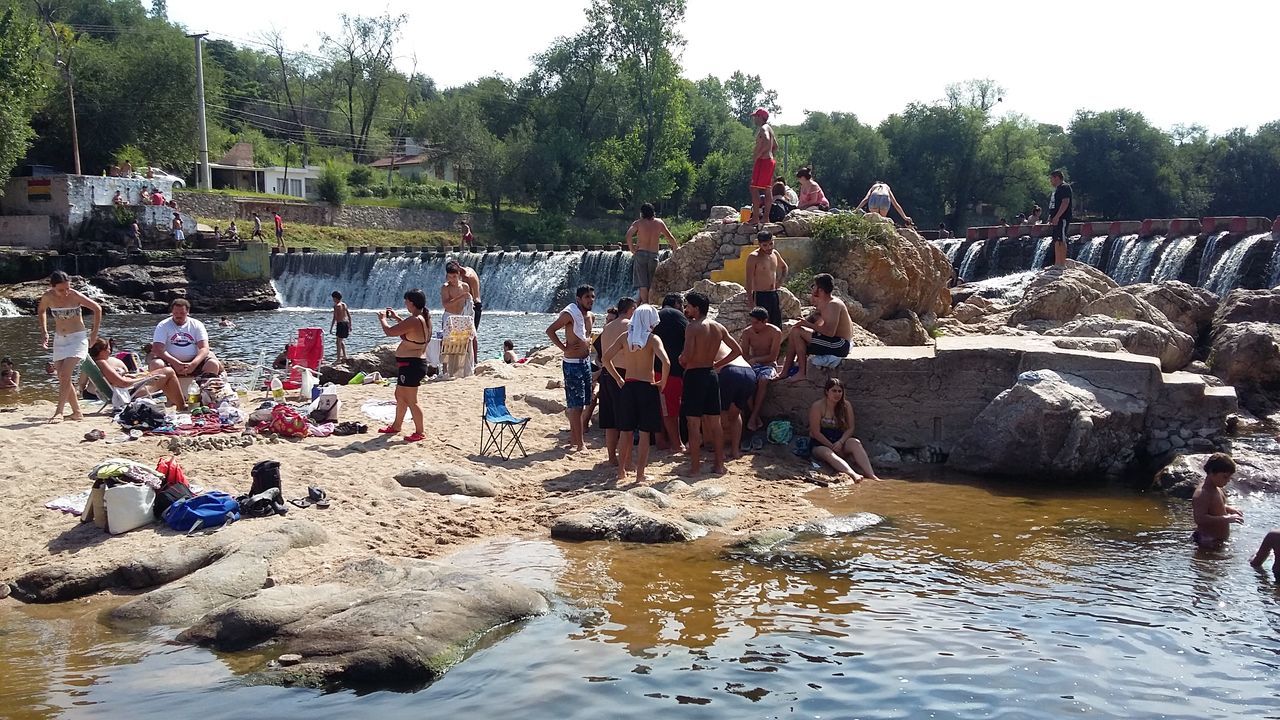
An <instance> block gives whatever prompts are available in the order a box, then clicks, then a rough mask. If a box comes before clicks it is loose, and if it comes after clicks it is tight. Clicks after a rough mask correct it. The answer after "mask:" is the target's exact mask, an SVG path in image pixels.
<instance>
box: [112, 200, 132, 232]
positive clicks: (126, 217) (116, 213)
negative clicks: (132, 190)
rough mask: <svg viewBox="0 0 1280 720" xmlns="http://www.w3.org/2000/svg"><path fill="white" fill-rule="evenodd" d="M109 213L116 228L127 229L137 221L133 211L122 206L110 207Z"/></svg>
mask: <svg viewBox="0 0 1280 720" xmlns="http://www.w3.org/2000/svg"><path fill="white" fill-rule="evenodd" d="M111 213H112V216H113V217H114V218H115V223H116V227H121V228H125V227H129V226H130V225H132V224H133V223H134V221H135V220H137V216H136V215H135V214H134V212H133V210H132V209H131V208H129V207H127V206H124V205H112V206H111Z"/></svg>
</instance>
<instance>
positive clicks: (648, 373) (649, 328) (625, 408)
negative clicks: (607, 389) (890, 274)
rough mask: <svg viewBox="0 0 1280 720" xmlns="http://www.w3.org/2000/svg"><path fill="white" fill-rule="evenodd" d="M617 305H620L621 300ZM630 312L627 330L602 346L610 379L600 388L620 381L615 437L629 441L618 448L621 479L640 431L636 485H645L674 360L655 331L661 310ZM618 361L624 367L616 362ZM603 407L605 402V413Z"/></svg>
mask: <svg viewBox="0 0 1280 720" xmlns="http://www.w3.org/2000/svg"><path fill="white" fill-rule="evenodd" d="M624 299H627V300H629V299H630V298H624ZM618 304H619V305H620V306H621V304H622V303H621V301H619V303H618ZM618 309H619V310H621V309H622V308H621V307H619V308H618ZM629 309H630V311H631V313H630V314H631V320H630V322H629V323H628V324H627V329H626V331H625V332H623V333H622V334H620V335H618V337H617V339H615V340H614V341H613V342H612V343H608V344H605V345H602V346H601V347H603V348H605V352H604V357H603V359H602V362H603V364H604V368H605V370H607V371H608V373H609V376H610V377H608V378H601V379H600V386H601V388H603V387H604V384H605V383H607V382H617V383H618V386H619V387H620V388H621V389H620V391H619V395H618V404H617V416H618V429H617V430H615V431H614V435H615V436H616V435H617V434H618V433H619V431H621V432H622V433H625V434H626V441H625V442H623V443H622V444H621V445H620V446H619V447H618V480H620V481H621V480H625V479H626V478H627V471H628V466H629V465H630V464H631V433H632V432H638V433H640V450H639V452H638V453H637V455H636V483H637V484H644V481H645V477H644V470H645V467H646V466H648V464H649V442H650V440H651V439H652V438H653V437H654V435H656V434H657V433H659V432H661V431H662V410H661V408H660V403H661V400H660V398H661V393H662V390H663V388H665V387H666V386H667V377H668V376H669V375H670V374H671V359H670V358H668V357H667V351H666V349H665V348H664V347H663V346H662V338H660V337H658V336H657V335H656V334H654V332H653V329H654V328H655V327H657V326H658V309H657V308H655V307H654V306H652V305H641V306H640V307H638V308H635V307H632V308H629ZM620 321H621V318H619V320H618V322H620ZM615 358H616V359H617V360H618V362H620V363H621V367H619V366H618V365H617V364H615V363H614V360H615ZM655 359H656V360H657V361H658V362H659V363H661V365H662V374H661V375H660V376H659V377H657V378H656V379H655V378H654V377H653V363H654V360H655ZM624 377H625V380H624V379H623V378H624ZM603 407H604V405H603V403H602V404H601V412H602V413H603Z"/></svg>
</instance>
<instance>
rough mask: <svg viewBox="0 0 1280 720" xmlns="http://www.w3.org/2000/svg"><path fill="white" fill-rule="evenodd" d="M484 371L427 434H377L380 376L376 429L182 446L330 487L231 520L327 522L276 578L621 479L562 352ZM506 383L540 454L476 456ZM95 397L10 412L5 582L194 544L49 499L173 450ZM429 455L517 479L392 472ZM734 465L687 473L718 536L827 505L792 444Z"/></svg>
mask: <svg viewBox="0 0 1280 720" xmlns="http://www.w3.org/2000/svg"><path fill="white" fill-rule="evenodd" d="M482 372H490V373H491V374H490V375H488V376H483V377H479V376H478V377H471V378H465V379H457V380H448V381H437V382H429V383H427V384H426V385H424V386H423V387H422V388H421V390H420V393H419V397H420V400H421V404H422V406H423V408H424V412H425V414H426V436H427V439H426V440H425V441H424V442H420V443H413V444H410V443H405V442H404V441H403V439H402V436H401V435H396V436H385V435H379V434H377V433H376V432H375V430H376V428H377V427H378V424H377V423H376V421H374V420H371V419H369V418H366V417H364V416H362V415H361V414H360V412H359V408H360V405H361V404H362V403H363V402H365V401H366V400H369V399H391V397H392V392H393V388H392V387H382V386H377V385H370V386H362V387H342V388H340V396H341V398H342V401H343V409H342V419H344V420H356V421H360V422H365V423H367V424H368V425H369V426H370V431H369V434H367V435H355V436H348V437H337V436H334V437H328V438H306V439H302V440H281V441H279V442H275V443H263V444H256V445H252V446H249V447H239V448H231V449H224V450H197V451H192V452H184V453H182V454H180V455H179V459H180V462H181V464H182V466H183V467H184V468H185V470H186V472H187V475H188V477H189V478H190V480H191V482H192V483H193V484H198V485H201V486H204V487H205V488H209V489H219V490H224V491H226V492H229V493H231V494H232V495H238V494H241V493H244V492H247V490H248V488H249V485H250V477H249V470H250V468H251V467H252V466H253V464H254V463H256V462H258V461H260V460H264V459H275V460H278V461H280V462H281V463H282V476H283V487H284V490H285V495H286V497H300V496H303V495H305V494H306V487H307V486H308V485H319V486H321V487H323V488H324V489H325V490H326V492H327V493H328V494H329V496H330V497H331V498H332V505H331V507H329V508H328V509H320V508H314V507H313V508H307V509H298V508H295V507H293V506H289V513H288V515H287V516H286V517H283V518H266V519H253V520H245V521H242V522H239V523H235V524H234V525H232V526H231V527H229V528H227V529H225V530H223V531H222V532H224V533H231V534H233V536H248V535H249V534H252V533H255V532H261V531H262V530H263V529H264V528H267V527H270V525H271V524H272V523H278V522H291V521H293V520H295V519H296V518H306V519H309V520H312V521H314V522H317V523H320V524H321V525H322V526H323V527H325V528H326V529H327V530H328V531H329V533H330V537H331V540H330V541H329V542H328V543H326V544H324V545H320V546H316V547H311V548H306V549H300V550H294V551H291V552H289V553H288V554H286V555H284V556H282V557H281V558H279V559H278V560H277V561H275V563H274V564H273V566H272V576H273V577H274V578H276V579H277V580H279V581H283V582H302V583H317V582H323V581H324V580H325V579H326V578H327V575H328V573H329V571H330V570H331V569H332V568H335V567H336V566H337V565H338V564H339V563H341V562H342V561H345V560H347V559H350V558H355V557H367V556H369V555H371V554H377V555H383V556H404V557H433V556H436V557H438V556H441V555H444V554H447V553H449V552H451V551H454V550H457V549H459V548H461V547H464V546H467V545H470V544H475V543H480V542H484V541H486V540H489V539H493V538H510V537H516V538H546V537H548V536H549V530H548V528H549V527H550V525H551V524H552V523H553V521H554V519H555V518H556V517H557V516H559V515H560V514H563V513H564V512H566V511H567V510H568V509H570V508H571V507H574V506H576V504H578V503H580V502H581V501H582V500H583V499H584V498H583V497H582V496H583V495H585V494H587V493H592V492H598V491H602V490H613V489H618V485H617V482H616V478H615V470H614V469H613V468H612V467H611V466H608V465H606V464H605V460H606V453H605V450H604V447H603V444H604V436H603V433H602V432H601V431H599V430H596V429H594V428H593V429H592V430H591V431H590V433H589V435H588V449H587V450H586V451H584V452H581V453H569V452H567V451H566V450H564V449H563V447H564V445H565V443H566V440H567V438H568V425H567V421H566V419H565V416H564V414H563V413H562V412H554V411H555V410H556V409H557V408H556V404H557V403H560V404H561V406H562V404H563V400H564V393H563V390H559V389H554V388H548V384H549V382H550V383H554V382H555V381H558V380H559V379H560V370H559V364H558V363H555V362H552V363H549V364H548V365H546V366H514V367H501V368H496V369H495V368H489V369H488V370H484V371H482ZM493 373H497V374H493ZM498 374H501V375H507V376H508V377H506V378H502V377H499V376H498ZM494 385H505V386H506V387H507V393H508V398H509V402H508V405H509V407H510V409H511V410H512V412H513V413H515V414H516V415H518V416H528V417H531V418H532V420H531V421H530V423H529V426H528V429H527V431H526V432H525V433H524V444H525V447H526V449H527V450H528V453H529V454H528V457H525V458H521V457H520V455H519V453H518V452H517V454H516V455H515V457H513V458H512V459H511V460H509V461H503V460H501V459H500V458H498V457H496V456H494V457H481V456H480V455H479V454H478V452H477V451H478V450H479V447H478V446H479V442H480V407H481V397H482V390H483V388H485V387H490V386H494ZM250 404H252V403H250ZM96 405H97V404H96V403H94V404H90V405H87V406H86V407H85V411H86V413H87V414H86V417H85V419H84V420H83V421H80V422H72V421H62V422H55V423H47V422H45V421H46V420H47V419H48V417H49V416H50V415H51V414H52V403H48V402H37V403H34V404H31V405H23V406H20V407H18V408H16V409H15V410H14V411H9V412H3V413H0V532H2V533H3V538H4V543H3V546H2V547H0V582H5V581H9V580H12V579H14V577H16V576H18V575H20V574H22V573H23V572H26V571H27V570H30V569H33V568H36V567H41V566H46V565H50V564H54V565H57V564H63V565H69V564H76V565H79V564H84V563H91V564H96V563H117V564H118V563H119V562H121V561H123V560H127V559H129V558H135V557H140V556H142V555H144V554H145V553H148V552H152V551H154V550H155V549H156V548H158V547H162V546H163V544H164V543H174V542H189V541H193V540H192V539H191V538H183V537H179V536H175V535H173V534H172V533H168V532H167V531H159V530H158V529H157V528H160V527H161V526H158V525H157V526H149V527H144V528H141V529H139V530H135V531H133V532H130V533H127V534H124V535H120V536H111V535H108V534H107V533H105V532H102V531H99V530H97V529H96V528H94V527H92V525H84V526H82V525H81V524H80V523H79V518H78V517H75V516H73V515H68V514H64V513H62V512H58V511H54V510H49V509H46V508H45V507H44V504H45V503H46V502H47V501H49V500H52V499H53V498H56V497H58V496H62V495H66V494H70V493H75V492H77V491H80V490H84V489H87V488H88V487H89V486H90V481H89V480H88V478H87V473H88V472H89V470H90V469H92V467H93V466H94V465H95V464H96V463H97V462H99V461H101V460H103V459H105V458H108V457H113V456H114V457H127V458H132V459H135V460H138V461H140V462H143V463H146V464H148V465H150V466H154V464H155V462H156V461H157V460H158V459H159V458H161V457H165V456H167V455H170V454H171V452H170V450H169V449H168V442H169V440H168V438H167V437H160V436H146V437H144V438H142V439H140V440H137V441H133V442H127V443H120V444H107V443H106V442H105V441H97V442H85V441H84V440H83V436H84V434H85V433H86V432H87V431H89V430H92V429H95V428H101V429H103V430H104V431H106V432H107V433H108V436H110V435H112V434H115V432H116V426H115V425H114V424H113V423H112V422H111V420H110V418H109V416H108V415H107V414H102V415H93V414H91V412H90V411H91V410H92V409H93V408H95V407H96ZM549 410H550V412H548V411H549ZM408 427H410V426H409V423H408V420H407V419H406V428H408ZM422 460H430V461H435V462H438V463H445V464H449V465H454V466H457V467H459V468H464V469H467V470H471V471H473V472H476V473H479V474H482V475H485V476H487V477H491V478H495V479H496V480H498V481H499V482H500V484H501V486H502V487H503V490H502V492H501V493H500V494H499V495H498V496H497V497H493V498H462V497H458V496H441V495H436V494H431V493H427V492H424V491H422V490H419V489H416V488H406V487H402V486H401V485H399V484H398V483H397V482H396V481H395V480H394V478H393V476H394V475H395V474H396V473H397V472H399V471H401V470H404V469H406V468H409V467H412V466H413V465H414V464H415V463H416V462H418V461H422ZM681 465H685V466H687V460H686V459H685V458H683V457H680V456H672V455H671V454H669V453H666V452H662V451H655V452H654V453H653V455H652V457H651V465H650V469H649V479H648V482H647V484H650V485H654V484H660V483H663V482H665V481H668V480H672V479H676V478H677V476H676V470H677V469H678V468H679V467H680V466H681ZM707 465H708V466H709V463H708V464H707ZM728 468H729V472H728V474H726V475H723V476H712V475H709V474H704V475H703V476H701V477H700V478H696V479H693V480H688V479H686V481H687V482H690V483H691V484H693V485H694V486H695V487H698V486H703V485H714V486H718V487H722V488H724V489H725V490H726V491H727V493H726V494H725V495H724V496H723V497H722V498H720V499H718V500H717V504H718V505H730V506H734V507H737V508H739V509H740V510H741V513H740V514H739V515H738V516H737V517H736V518H734V519H733V520H732V521H731V522H730V523H728V524H726V525H725V526H723V527H719V528H710V530H711V534H710V536H709V538H710V540H709V541H712V542H717V541H719V542H724V541H730V540H732V539H734V538H737V537H740V536H741V535H743V534H746V533H750V532H754V531H758V530H762V529H766V528H772V527H778V526H783V525H787V524H790V523H793V522H798V521H802V520H807V519H812V518H816V517H823V516H826V515H827V513H826V512H825V511H823V510H821V509H819V508H817V507H815V506H814V505H812V504H811V503H810V502H809V501H808V500H807V499H806V498H805V494H806V493H808V492H810V491H812V490H814V489H815V485H813V484H811V483H809V482H807V481H806V478H807V477H809V474H810V472H811V471H810V469H809V468H808V466H807V465H806V464H804V463H802V462H801V461H799V460H797V459H796V458H795V457H793V456H792V455H791V454H790V452H789V451H788V450H787V449H786V448H782V447H770V448H768V449H766V451H764V452H762V453H758V454H755V455H750V454H749V455H747V456H745V457H743V458H740V459H737V460H734V461H731V462H730V463H729V465H728ZM823 476H824V477H830V476H829V475H827V474H825V473H824V474H823ZM626 487H627V486H625V485H624V486H623V487H622V489H626ZM845 491H847V492H863V491H865V486H857V487H854V486H848V487H847V489H846V490H845ZM691 502H692V501H691ZM680 503H681V501H680V499H679V498H677V499H676V506H675V507H674V508H672V509H671V510H668V511H666V512H668V514H674V515H675V516H678V514H679V512H680V511H681V504H680ZM691 507H692V506H691Z"/></svg>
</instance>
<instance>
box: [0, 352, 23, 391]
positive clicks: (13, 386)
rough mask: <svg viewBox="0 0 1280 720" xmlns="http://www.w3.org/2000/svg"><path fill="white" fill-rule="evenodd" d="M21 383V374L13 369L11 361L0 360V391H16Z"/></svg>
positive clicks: (6, 359) (7, 359)
mask: <svg viewBox="0 0 1280 720" xmlns="http://www.w3.org/2000/svg"><path fill="white" fill-rule="evenodd" d="M21 382H22V374H21V373H19V372H18V371H17V370H14V369H13V361H12V360H10V359H9V358H5V359H3V360H0V390H17V389H18V386H19V385H20V384H21Z"/></svg>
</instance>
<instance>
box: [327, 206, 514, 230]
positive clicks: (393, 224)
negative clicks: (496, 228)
mask: <svg viewBox="0 0 1280 720" xmlns="http://www.w3.org/2000/svg"><path fill="white" fill-rule="evenodd" d="M463 219H466V220H470V221H471V226H472V229H473V230H475V231H476V232H489V231H492V229H493V227H492V225H493V223H492V222H491V218H490V216H489V215H488V214H484V215H478V216H474V217H473V216H472V215H471V214H470V213H455V212H444V211H440V210H425V209H419V208H389V207H378V206H376V205H344V206H342V207H341V208H339V209H338V211H337V213H336V215H334V217H333V224H334V225H336V226H339V227H352V228H377V229H380V230H441V231H446V232H447V231H457V230H458V222H459V221H460V220H463Z"/></svg>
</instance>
